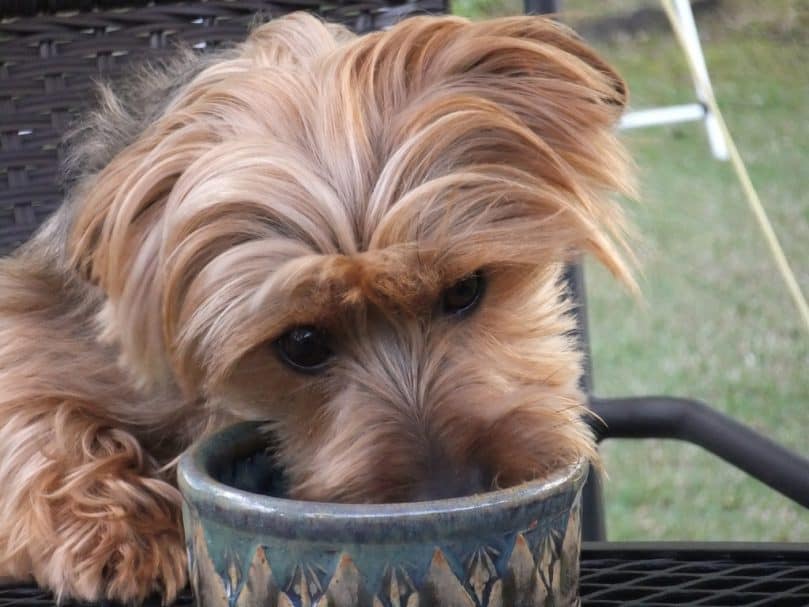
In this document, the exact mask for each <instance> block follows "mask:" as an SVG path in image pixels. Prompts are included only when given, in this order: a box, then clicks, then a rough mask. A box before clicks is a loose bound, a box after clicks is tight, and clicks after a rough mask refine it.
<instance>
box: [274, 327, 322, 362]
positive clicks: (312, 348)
mask: <svg viewBox="0 0 809 607" xmlns="http://www.w3.org/2000/svg"><path fill="white" fill-rule="evenodd" d="M275 343H276V347H277V348H278V354H279V355H280V357H281V360H283V361H284V362H285V363H286V364H288V365H289V366H290V367H292V368H293V369H295V370H296V371H301V372H303V373H317V372H318V371H321V370H322V369H323V368H324V367H325V366H326V363H327V362H328V361H329V359H330V358H331V355H332V351H331V348H329V343H328V336H327V335H326V333H324V332H323V331H321V330H320V329H317V328H315V327H296V328H294V329H292V330H290V331H287V332H286V333H284V334H283V335H282V336H281V337H279V338H278V340H277V341H276V342H275Z"/></svg>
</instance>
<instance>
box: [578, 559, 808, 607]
mask: <svg viewBox="0 0 809 607" xmlns="http://www.w3.org/2000/svg"><path fill="white" fill-rule="evenodd" d="M618 546H620V545H618ZM581 593H582V605H583V607H619V606H620V607H630V606H638V607H640V606H643V607H672V606H674V605H711V606H712V607H722V606H725V605H728V606H737V607H753V606H756V607H763V606H765V605H766V606H772V607H799V606H800V607H807V606H809V545H804V546H803V547H802V549H801V547H798V546H789V545H782V546H777V547H770V548H768V549H765V548H764V547H762V546H757V545H755V544H749V545H747V546H744V547H738V546H734V547H730V548H722V547H720V546H711V545H703V546H701V547H690V548H689V547H687V546H686V545H680V546H670V547H668V548H666V547H662V546H658V547H656V548H654V547H649V546H646V547H629V548H619V547H616V546H614V545H613V546H611V545H609V544H602V545H601V547H590V548H589V549H585V550H584V551H583V553H582V571H581Z"/></svg>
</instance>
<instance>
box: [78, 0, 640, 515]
mask: <svg viewBox="0 0 809 607" xmlns="http://www.w3.org/2000/svg"><path fill="white" fill-rule="evenodd" d="M625 102H626V92H625V88H624V84H623V82H622V81H621V80H620V78H619V77H618V76H617V75H616V74H615V72H614V71H612V70H611V69H610V68H609V67H608V66H607V65H605V64H604V63H603V62H602V61H601V60H600V59H599V58H598V57H597V56H596V55H595V54H594V53H593V52H592V51H591V50H590V49H588V48H587V47H586V46H585V45H584V44H583V43H582V42H580V41H579V40H578V39H577V38H576V37H575V36H574V35H573V34H572V33H571V32H570V31H568V30H567V29H565V28H564V27H562V26H560V25H558V24H556V23H554V22H553V21H550V20H546V19H543V18H538V17H518V18H509V19H500V20H495V21H490V22H483V23H470V22H467V21H465V20H463V19H458V18H451V17H445V18H430V17H423V18H422V17H419V18H413V19H409V20H407V21H405V22H403V23H401V24H399V25H397V26H395V27H394V28H392V29H391V30H389V31H386V32H382V33H375V34H371V35H368V36H365V37H362V38H356V37H353V36H352V35H350V34H349V33H347V32H346V31H345V30H342V29H340V28H335V27H332V26H325V25H324V24H322V23H321V22H319V21H318V20H316V19H315V18H313V17H309V16H306V15H294V16H291V17H288V18H284V19H280V20H277V21H273V22H271V23H269V24H267V25H264V26H262V27H259V28H258V29H256V30H255V31H254V32H253V34H252V35H251V36H250V38H249V39H248V40H247V41H246V42H245V43H244V44H243V45H242V46H240V47H239V48H237V49H236V50H234V51H230V52H228V53H227V54H225V55H223V56H222V57H221V58H220V59H219V60H216V61H213V62H210V64H209V65H208V66H207V67H204V68H203V69H201V70H198V73H196V75H194V76H193V77H192V78H191V79H190V81H189V82H188V83H186V84H184V85H183V86H182V87H180V89H179V90H178V91H176V93H175V94H174V95H173V97H172V98H171V99H170V100H168V101H167V102H166V103H164V104H163V105H162V107H161V110H160V112H159V114H158V115H157V116H156V117H155V118H154V120H153V121H152V123H151V125H150V126H149V127H148V128H147V129H145V131H144V132H143V133H141V134H140V135H139V136H138V137H137V138H136V139H135V141H134V142H132V143H131V144H130V145H128V146H127V147H126V148H125V149H123V150H122V151H121V152H120V153H118V154H117V155H116V156H115V158H114V159H113V160H112V161H111V162H109V164H107V166H106V167H105V168H103V169H102V170H101V171H100V172H98V173H97V174H96V175H95V176H93V177H92V178H89V179H87V180H86V183H85V185H83V186H82V188H81V191H82V192H84V194H83V195H82V198H83V199H82V200H81V201H80V202H79V203H78V212H77V216H76V219H75V222H74V226H73V231H72V241H71V242H72V244H71V246H72V252H73V260H74V263H75V264H76V267H77V268H78V269H79V270H80V271H81V272H83V273H84V274H85V275H86V276H88V277H89V278H90V279H91V280H92V281H94V282H96V283H97V284H98V285H100V288H101V289H102V290H103V291H104V293H105V295H106V297H107V305H106V309H105V313H104V315H103V319H104V322H105V324H106V330H107V332H108V334H109V335H111V336H112V337H114V338H115V339H116V340H117V341H118V342H119V343H120V346H121V349H122V352H123V356H124V360H125V362H126V364H127V365H128V366H129V367H131V368H132V369H134V371H135V372H136V374H137V375H138V376H139V378H140V379H141V381H142V382H143V383H144V385H147V386H148V385H152V386H160V385H166V384H170V385H175V386H179V387H180V388H181V389H182V390H183V391H184V392H185V394H186V396H187V397H188V400H194V399H198V400H201V401H205V402H206V403H207V404H206V405H205V407H206V408H207V409H208V410H210V413H211V414H214V413H215V411H214V410H215V409H217V408H218V409H220V410H226V411H227V413H228V414H229V415H231V416H232V417H236V418H248V419H266V420H269V421H271V423H272V427H273V429H274V431H275V435H276V437H277V440H278V441H279V457H280V459H281V463H282V464H283V465H284V467H285V469H286V471H287V475H288V477H289V479H290V483H291V491H292V494H293V495H294V496H297V497H302V498H308V499H327V500H343V501H349V500H357V501H390V500H406V499H419V498H427V497H438V496H444V495H452V494H458V493H465V492H469V491H474V490H479V489H485V488H489V487H491V486H505V485H512V484H515V483H519V482H521V481H524V480H527V479H530V478H534V477H537V476H542V475H544V474H547V473H548V472H549V471H550V470H551V469H553V468H555V467H557V466H559V465H561V464H563V463H568V462H570V461H572V460H575V459H576V458H578V457H582V456H584V457H589V456H593V455H594V450H593V445H592V438H591V436H590V435H589V433H588V431H587V429H586V425H585V424H584V423H583V422H582V421H581V413H582V411H581V401H582V397H581V394H580V392H579V390H578V388H577V382H578V380H579V376H580V353H579V352H578V351H577V349H576V347H575V342H574V340H573V339H572V338H571V336H570V333H571V331H572V329H573V328H574V323H573V321H572V320H571V317H570V315H569V312H570V309H569V304H568V303H566V300H565V296H564V288H563V286H562V285H560V272H561V269H562V267H563V265H564V264H565V263H566V262H567V261H569V260H571V259H572V258H573V257H574V256H575V255H577V254H579V253H581V252H591V253H594V254H595V255H596V256H597V257H598V258H599V259H600V260H601V261H602V262H603V263H605V264H606V265H607V266H608V267H609V268H610V269H611V270H612V271H613V272H614V273H615V274H617V275H618V276H619V277H621V278H624V279H627V280H631V279H629V274H628V272H627V268H626V265H625V264H624V262H623V261H622V255H621V254H620V252H621V249H623V247H624V245H623V242H624V240H623V237H622V225H623V222H622V218H621V212H620V210H619V209H618V207H617V206H616V205H615V204H614V203H613V202H611V201H610V200H609V193H610V192H612V191H616V190H619V191H620V190H622V189H625V188H626V184H627V179H626V171H625V162H624V155H623V151H622V148H621V147H620V145H619V144H618V143H617V141H616V139H615V138H614V135H613V132H612V131H613V127H614V123H615V121H616V119H617V118H618V116H619V115H620V113H621V111H622V109H623V107H624V105H625ZM156 414H157V415H159V412H156Z"/></svg>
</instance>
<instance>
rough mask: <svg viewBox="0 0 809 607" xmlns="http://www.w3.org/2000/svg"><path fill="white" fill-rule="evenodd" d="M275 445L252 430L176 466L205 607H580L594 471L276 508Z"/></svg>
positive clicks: (579, 467)
mask: <svg viewBox="0 0 809 607" xmlns="http://www.w3.org/2000/svg"><path fill="white" fill-rule="evenodd" d="M265 448H266V437H264V436H262V435H261V434H260V433H259V431H258V426H257V425H256V424H252V423H243V424H238V425H236V426H232V427H230V428H227V429H225V430H222V431H221V432H219V433H217V434H215V435H213V436H211V437H210V438H209V439H207V440H205V441H204V442H202V443H200V444H199V445H198V446H196V447H195V448H193V449H191V450H190V451H189V452H187V453H186V454H185V455H184V456H183V458H182V460H181V462H180V465H179V483H180V489H181V491H182V493H183V496H184V498H185V503H184V507H183V522H184V525H185V533H186V539H187V543H188V556H189V566H190V574H191V584H192V587H193V590H194V594H195V597H196V601H197V605H199V606H200V607H237V606H240V607H253V606H269V607H289V606H295V607H315V606H317V607H325V606H330V607H382V606H384V607H416V606H418V607H428V606H439V605H440V606H444V607H475V606H480V607H482V606H488V607H495V606H503V607H529V606H530V607H539V606H542V607H548V606H551V605H553V606H561V605H564V606H568V605H578V604H579V599H578V571H579V549H580V543H581V523H580V504H581V488H582V485H583V483H584V480H585V478H586V476H587V464H586V462H583V461H582V462H579V463H578V464H576V465H574V466H571V467H569V468H567V469H565V470H560V471H559V472H558V473H557V474H556V475H554V476H553V477H552V478H549V479H547V480H543V481H535V482H531V483H526V484H523V485H520V486H518V487H514V488H511V489H505V490H501V491H494V492H491V493H484V494H479V495H473V496H469V497H463V498H454V499H445V500H437V501H429V502H414V503H406V504H380V505H367V504H358V505H349V504H330V503H317V502H302V501H294V500H289V499H284V498H280V497H272V496H270V495H265V494H263V492H265V491H269V492H272V485H273V483H276V482H277V478H276V475H275V473H274V471H273V470H272V467H271V465H270V463H269V461H270V460H269V458H268V457H267V456H265V455H262V453H263V451H264V449H265Z"/></svg>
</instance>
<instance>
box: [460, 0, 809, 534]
mask: <svg viewBox="0 0 809 607" xmlns="http://www.w3.org/2000/svg"><path fill="white" fill-rule="evenodd" d="M489 1H490V2H491V0H489ZM473 2H474V0H470V3H473ZM568 4H570V5H574V7H576V8H582V6H583V5H588V4H589V5H591V6H593V3H592V2H590V3H587V2H584V1H583V0H580V1H578V2H573V1H571V2H569V3H568ZM604 4H606V3H604ZM755 4H764V3H755ZM470 6H471V7H472V8H475V7H478V8H479V7H480V6H481V3H480V2H477V3H474V4H470V5H469V6H467V8H469V7H470ZM497 6H499V7H500V8H499V10H493V11H491V12H492V13H494V14H501V13H502V12H514V11H513V10H512V9H513V7H511V9H509V8H505V9H504V8H503V5H502V4H499V5H497ZM796 6H797V7H798V8H804V7H805V6H806V4H804V3H803V2H797V3H796V2H779V3H774V4H772V5H770V7H771V8H772V10H773V11H778V10H783V11H785V12H784V15H785V18H784V19H779V18H778V17H779V15H775V16H773V15H772V14H763V13H761V12H760V13H752V14H746V13H744V11H741V12H737V13H736V14H735V15H732V17H733V19H730V20H725V21H722V20H715V21H711V22H708V23H704V24H701V26H700V27H701V31H702V32H703V34H704V38H705V39H706V41H705V44H704V50H705V53H706V58H707V62H708V67H709V70H710V71H711V74H712V79H713V82H714V86H715V89H716V93H717V96H718V98H719V101H720V105H721V107H722V109H723V111H724V112H725V116H726V119H727V121H728V123H729V126H730V129H731V132H732V133H733V134H734V136H735V138H736V141H737V144H738V145H739V148H740V150H741V152H742V155H743V157H744V158H745V161H746V162H747V164H748V167H749V170H750V173H751V176H752V179H753V182H754V184H755V185H756V186H757V188H758V190H759V193H760V195H761V197H762V200H763V201H764V204H765V206H766V208H767V210H768V213H769V215H770V218H771V220H772V222H773V224H774V228H775V230H776V232H777V234H778V235H779V237H780V239H781V241H782V243H783V245H784V249H785V251H786V254H787V256H788V258H789V259H790V260H791V263H792V265H793V269H794V270H795V272H796V274H797V276H798V280H799V282H800V284H801V286H802V288H803V290H804V292H805V293H809V191H808V190H809V166H807V161H809V69H808V68H807V66H808V65H809V46H807V45H806V44H804V43H801V42H800V40H802V39H803V40H805V39H806V36H807V35H809V34H808V33H807V32H809V30H807V29H806V26H807V25H809V24H807V22H806V20H805V18H804V15H801V14H798V16H797V17H795V15H794V9H795V7H796ZM472 8H469V10H470V11H471V10H472ZM584 8H586V6H584ZM484 9H485V10H489V9H488V8H485V7H484ZM762 11H764V12H766V11H765V9H762ZM787 11H792V12H791V13H790V14H787ZM484 14H486V13H485V11H482V12H479V13H478V14H477V16H482V15H484ZM796 28H797V29H796ZM800 28H803V29H800ZM600 48H601V50H602V52H603V53H604V54H605V55H606V56H607V58H608V59H610V60H611V61H612V62H613V63H614V64H615V65H616V66H617V67H618V68H619V70H620V71H621V72H622V73H623V74H624V76H625V77H626V78H627V80H628V82H629V84H630V89H631V90H632V98H633V105H634V106H635V107H648V106H652V105H659V104H667V103H678V102H689V101H691V100H692V99H691V95H692V90H693V89H692V86H691V81H690V76H689V74H688V71H687V69H686V65H685V61H684V58H683V56H682V54H681V52H680V51H679V49H678V47H677V45H676V43H675V42H674V40H673V39H672V37H671V36H670V35H668V34H666V33H659V32H658V33H655V34H654V35H649V36H643V37H640V38H635V39H627V40H622V41H620V42H613V43H611V44H607V45H601V46H600ZM626 141H627V143H628V145H629V147H630V149H631V150H632V152H633V155H634V157H635V159H636V162H637V164H638V168H639V174H640V181H641V191H642V196H641V200H642V202H641V204H639V205H635V206H634V208H633V217H634V221H635V223H636V225H637V226H638V228H639V230H638V231H639V233H640V235H641V237H642V244H641V248H640V250H641V254H640V257H641V259H642V265H643V276H642V279H641V282H642V289H643V293H644V299H645V304H644V305H639V304H638V303H637V302H635V301H633V300H632V299H631V298H630V297H628V296H627V295H626V293H624V292H623V291H622V290H621V288H620V287H618V286H617V285H616V284H615V283H614V282H613V281H612V280H611V278H609V277H608V276H606V275H605V272H603V271H602V270H601V269H600V268H597V267H595V266H589V267H588V285H589V290H590V297H591V299H590V303H591V308H590V314H591V329H592V347H593V357H594V363H595V381H596V387H597V392H598V394H600V395H605V396H615V395H640V394H673V395H681V396H690V397H695V398H699V399H702V400H705V401H706V402H709V403H710V404H711V405H712V406H715V407H716V408H717V409H719V410H721V411H723V412H725V413H728V414H730V415H733V416H734V417H736V418H737V419H739V420H740V421H743V422H745V423H747V424H749V425H751V426H752V427H754V428H756V429H758V430H760V431H761V432H764V433H765V434H767V435H769V436H770V437H772V438H774V439H776V440H777V441H779V442H781V443H783V444H784V445H786V446H788V447H791V448H792V449H794V450H796V451H798V452H800V453H802V454H803V455H804V456H809V439H807V433H808V432H809V335H807V333H806V331H805V330H803V328H802V325H801V323H800V319H799V316H798V314H797V311H796V309H795V307H794V306H793V304H792V301H791V300H790V299H789V297H788V295H787V292H786V290H785V288H784V286H783V284H782V282H781V280H780V278H779V275H778V274H777V272H776V268H775V265H774V263H773V261H772V258H771V257H770V255H769V253H768V250H767V248H766V246H765V243H764V239H763V237H762V236H761V233H760V231H759V229H758V227H757V225H756V223H755V222H754V220H753V218H752V215H751V213H750V211H749V210H748V207H747V204H746V202H745V200H744V198H743V196H742V192H741V189H740V187H739V185H738V183H737V181H736V178H735V176H734V174H733V172H732V170H731V167H730V165H729V163H722V162H719V161H716V160H714V159H713V158H712V157H711V155H710V151H709V148H708V144H707V140H706V138H705V135H704V132H703V129H702V127H701V125H698V124H690V125H681V126H677V127H654V128H650V129H644V130H641V131H633V132H630V133H627V134H626ZM603 452H604V454H605V458H606V465H607V469H608V471H609V474H610V480H609V481H608V482H607V486H606V498H607V505H608V509H607V524H608V530H609V534H610V537H611V538H612V539H695V540H696V539H706V540H707V539H710V540H789V541H797V540H802V541H809V511H807V510H804V509H801V508H799V507H797V506H795V505H793V504H792V503H791V502H789V501H788V500H786V499H785V498H780V497H779V496H777V495H776V494H774V493H773V492H772V491H770V490H769V489H768V488H766V487H764V486H763V485H761V484H759V483H758V482H756V481H753V480H750V479H748V478H746V477H745V475H744V474H742V473H741V472H738V471H736V470H734V469H732V468H731V467H729V466H728V465H726V464H724V463H723V462H721V461H719V460H717V459H716V458H714V457H713V456H711V455H709V454H706V453H705V452H703V451H701V450H699V449H697V448H695V447H691V446H688V445H683V444H682V443H675V442H666V441H616V442H611V443H607V444H606V445H605V446H604V449H603Z"/></svg>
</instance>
